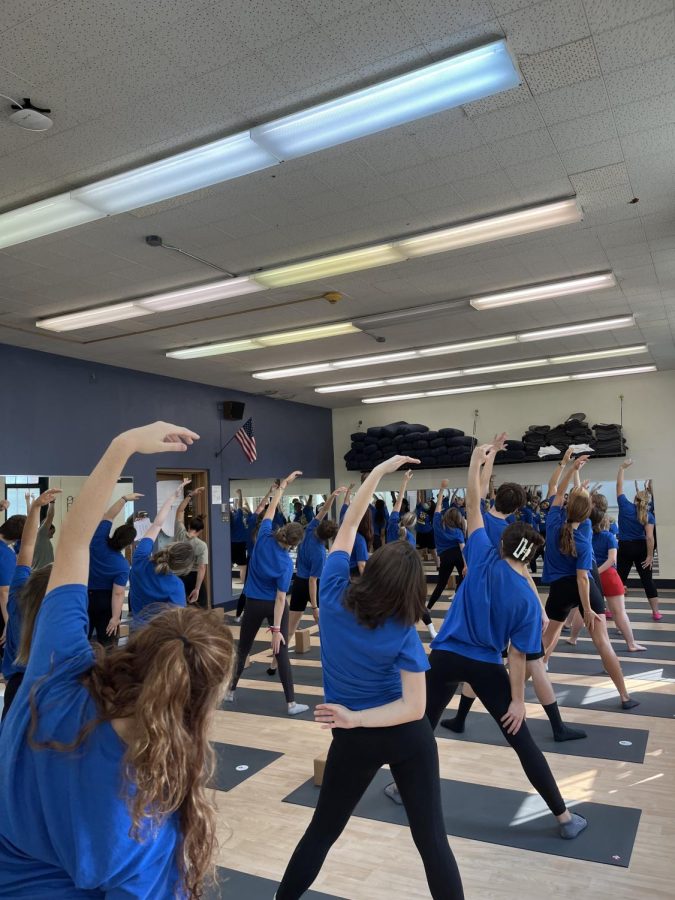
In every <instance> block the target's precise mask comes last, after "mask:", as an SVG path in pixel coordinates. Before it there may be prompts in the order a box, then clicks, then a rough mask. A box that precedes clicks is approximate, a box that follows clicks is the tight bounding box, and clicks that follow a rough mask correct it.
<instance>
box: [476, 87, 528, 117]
mask: <svg viewBox="0 0 675 900" xmlns="http://www.w3.org/2000/svg"><path fill="white" fill-rule="evenodd" d="M531 99H532V93H531V91H530V89H529V87H528V86H527V85H526V84H520V85H518V87H515V88H511V90H510V91H502V92H501V93H499V94H493V95H492V96H491V97H484V98H483V99H482V100H474V102H473V103H465V104H464V106H463V107H462V109H463V110H464V112H465V113H466V114H467V116H469V118H474V117H475V116H482V115H485V113H489V112H492V111H493V110H495V109H505V108H506V107H511V106H515V105H516V104H518V103H525V102H527V101H528V100H531Z"/></svg>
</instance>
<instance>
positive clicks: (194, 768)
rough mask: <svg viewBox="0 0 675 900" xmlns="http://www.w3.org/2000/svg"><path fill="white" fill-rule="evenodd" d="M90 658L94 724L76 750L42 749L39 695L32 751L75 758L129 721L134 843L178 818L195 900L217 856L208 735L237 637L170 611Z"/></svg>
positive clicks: (186, 876) (183, 869) (208, 618)
mask: <svg viewBox="0 0 675 900" xmlns="http://www.w3.org/2000/svg"><path fill="white" fill-rule="evenodd" d="M94 652H95V654H96V658H95V662H94V664H93V666H92V667H91V669H89V671H88V672H86V673H85V674H84V675H83V676H82V679H81V680H82V684H83V685H84V687H86V688H87V690H88V691H89V693H90V694H91V696H92V698H93V700H94V702H95V703H96V708H97V716H96V718H94V719H92V720H91V721H89V722H87V723H86V724H85V725H84V726H83V727H82V728H81V729H80V732H79V733H78V734H77V736H76V737H75V739H74V740H73V741H72V743H70V744H63V743H61V742H59V741H44V742H37V741H36V740H35V732H36V729H37V726H38V717H39V714H38V710H37V706H36V704H35V696H34V692H35V688H34V689H33V692H32V693H31V696H30V706H31V724H30V729H29V734H28V740H29V743H30V745H31V746H32V747H33V748H35V749H49V750H57V751H63V752H71V751H72V750H74V749H76V748H77V747H79V746H80V745H81V744H82V743H83V742H84V741H85V740H86V739H87V738H88V737H89V735H90V734H91V733H92V731H93V730H94V729H95V728H96V727H97V726H98V725H100V724H101V722H110V721H112V720H113V719H120V718H122V719H124V718H130V717H133V721H134V727H133V729H132V731H131V736H130V738H129V742H128V744H127V749H126V752H125V754H124V759H123V774H124V784H125V796H126V801H127V804H128V807H129V813H130V816H131V819H132V829H131V835H132V837H135V838H136V839H137V840H138V839H139V837H140V834H141V833H142V830H143V826H144V825H146V824H147V823H148V821H150V823H151V824H154V825H160V824H161V823H162V822H163V821H164V820H165V819H166V817H167V816H170V815H171V814H173V813H177V814H178V818H179V822H180V830H181V837H182V840H181V843H180V846H179V848H178V851H177V859H176V862H177V865H178V869H179V872H180V877H181V882H182V886H183V889H184V891H185V893H186V894H187V897H188V898H191V900H196V898H199V897H201V896H202V895H203V884H204V881H205V879H206V878H207V877H208V876H209V875H210V874H211V872H212V868H213V862H212V860H213V856H214V852H215V849H216V826H215V808H214V804H213V802H212V800H210V799H209V798H208V797H207V788H208V786H209V784H210V781H211V777H212V773H213V769H214V756H213V750H212V748H211V745H210V743H209V741H208V731H209V724H210V719H211V714H212V712H213V710H214V709H215V708H216V705H217V703H218V702H219V699H220V697H221V695H222V693H223V690H224V688H225V687H226V684H227V682H228V680H229V677H230V674H231V670H232V661H233V658H234V641H233V639H232V633H231V632H230V630H229V628H227V626H225V625H224V624H223V620H222V618H221V617H220V616H218V615H217V614H216V613H214V612H205V611H204V610H201V609H195V608H194V607H187V608H182V607H173V608H171V609H169V610H165V611H163V612H161V613H159V614H158V615H156V616H155V617H154V618H153V619H152V620H151V621H150V622H148V624H147V625H145V626H144V627H143V628H140V629H138V631H136V632H134V633H132V635H131V636H130V638H129V642H128V643H127V644H126V645H125V646H124V647H116V648H114V649H112V650H110V651H109V652H108V653H105V652H104V651H103V648H101V647H95V648H94ZM38 685H39V682H38ZM38 685H36V688H37V686H38Z"/></svg>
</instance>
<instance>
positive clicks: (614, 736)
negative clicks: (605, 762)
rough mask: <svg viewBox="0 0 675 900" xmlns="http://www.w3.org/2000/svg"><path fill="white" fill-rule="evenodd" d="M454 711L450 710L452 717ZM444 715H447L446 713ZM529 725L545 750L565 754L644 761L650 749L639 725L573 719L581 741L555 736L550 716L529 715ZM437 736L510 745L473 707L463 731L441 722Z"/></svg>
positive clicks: (493, 724)
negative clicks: (615, 725)
mask: <svg viewBox="0 0 675 900" xmlns="http://www.w3.org/2000/svg"><path fill="white" fill-rule="evenodd" d="M453 715H454V712H448V714H447V717H448V718H452V716H453ZM444 718H445V716H444ZM527 727H528V728H529V729H530V733H531V735H532V737H533V738H534V740H535V743H536V744H537V746H538V747H539V749H540V750H543V751H544V753H562V754H564V755H566V756H584V757H590V758H595V759H618V760H622V761H625V762H632V763H643V762H644V759H645V752H646V750H647V741H648V739H649V732H648V731H643V730H641V729H637V728H613V727H611V726H609V725H589V724H588V723H587V722H570V727H572V728H582V729H583V730H584V731H585V732H586V734H587V737H585V738H583V739H581V740H579V741H564V742H563V743H557V742H556V741H554V740H553V735H552V733H551V726H550V725H549V722H548V719H528V720H527ZM436 737H439V738H448V739H449V740H453V741H464V742H467V741H470V742H474V743H476V744H491V745H493V746H503V747H507V746H508V743H507V741H506V738H505V737H504V735H503V734H502V732H501V730H500V729H499V728H498V726H497V723H496V722H495V721H494V719H493V718H492V716H490V715H488V713H483V712H478V711H476V712H474V711H471V712H470V713H469V716H468V717H467V720H466V730H465V731H464V734H454V733H453V732H452V731H449V730H448V729H447V728H443V727H441V725H439V726H438V728H437V729H436Z"/></svg>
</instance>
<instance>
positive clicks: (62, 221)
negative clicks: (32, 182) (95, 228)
mask: <svg viewBox="0 0 675 900" xmlns="http://www.w3.org/2000/svg"><path fill="white" fill-rule="evenodd" d="M101 218H103V213H100V212H98V211H97V210H95V209H91V208H90V207H89V206H85V205H84V204H83V203H80V202H79V201H78V200H76V199H74V198H73V196H72V195H71V194H59V195H58V196H56V197H50V198H49V199H48V200H40V201H39V202H38V203H31V204H29V205H28V206H22V207H20V209H13V210H10V212H6V213H2V215H0V249H2V248H4V247H12V246H13V245H14V244H22V243H23V242H24V241H32V240H34V239H35V238H39V237H44V235H46V234H54V233H55V232H57V231H63V230H64V229H66V228H74V227H75V226H76V225H84V224H85V223H86V222H94V221H95V220H96V219H101Z"/></svg>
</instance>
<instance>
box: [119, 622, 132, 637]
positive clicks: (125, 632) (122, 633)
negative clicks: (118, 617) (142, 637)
mask: <svg viewBox="0 0 675 900" xmlns="http://www.w3.org/2000/svg"><path fill="white" fill-rule="evenodd" d="M117 636H118V637H129V623H128V622H121V623H120V627H119V630H118V632H117Z"/></svg>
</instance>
